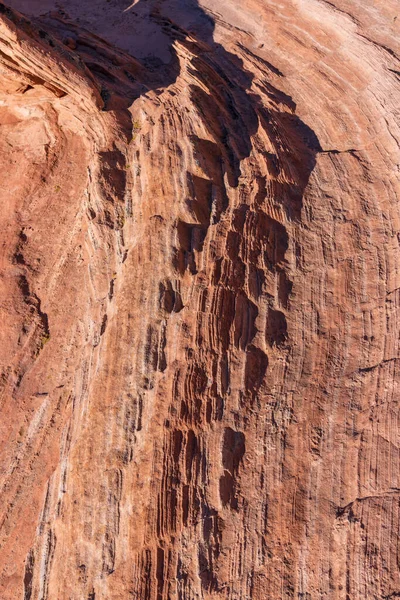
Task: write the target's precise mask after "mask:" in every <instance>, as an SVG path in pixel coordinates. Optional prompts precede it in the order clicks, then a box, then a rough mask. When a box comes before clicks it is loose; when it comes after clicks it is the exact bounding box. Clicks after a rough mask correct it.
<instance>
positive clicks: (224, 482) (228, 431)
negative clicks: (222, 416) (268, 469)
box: [219, 427, 246, 510]
mask: <svg viewBox="0 0 400 600" xmlns="http://www.w3.org/2000/svg"><path fill="white" fill-rule="evenodd" d="M245 452H246V444H245V436H244V434H243V433H242V432H241V431H235V430H234V429H232V428H231V427H226V428H225V431H224V437H223V441H222V466H223V467H224V474H223V475H222V476H221V477H220V480H219V494H220V499H221V502H222V505H223V506H224V507H225V506H228V505H230V507H231V508H232V509H233V510H237V508H238V500H237V497H236V491H237V485H236V475H237V473H238V470H239V465H240V463H241V461H242V459H243V456H244V454H245Z"/></svg>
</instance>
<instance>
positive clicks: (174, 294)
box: [159, 279, 183, 313]
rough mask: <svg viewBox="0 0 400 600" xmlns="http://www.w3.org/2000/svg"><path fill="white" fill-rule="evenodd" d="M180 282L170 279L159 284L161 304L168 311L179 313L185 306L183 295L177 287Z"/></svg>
mask: <svg viewBox="0 0 400 600" xmlns="http://www.w3.org/2000/svg"><path fill="white" fill-rule="evenodd" d="M177 284H178V282H176V281H175V282H172V281H170V280H169V279H166V280H165V281H161V282H160V284H159V304H160V308H161V309H162V310H165V312H167V313H178V312H180V311H181V310H182V308H183V302H182V296H181V294H180V292H179V290H178V289H176V288H177Z"/></svg>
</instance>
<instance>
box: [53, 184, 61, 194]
mask: <svg viewBox="0 0 400 600" xmlns="http://www.w3.org/2000/svg"><path fill="white" fill-rule="evenodd" d="M54 191H55V192H57V193H58V192H61V186H60V185H55V186H54Z"/></svg>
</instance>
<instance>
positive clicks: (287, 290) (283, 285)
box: [278, 271, 293, 308]
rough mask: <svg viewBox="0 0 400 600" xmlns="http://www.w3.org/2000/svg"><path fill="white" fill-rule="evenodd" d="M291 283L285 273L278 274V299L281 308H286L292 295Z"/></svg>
mask: <svg viewBox="0 0 400 600" xmlns="http://www.w3.org/2000/svg"><path fill="white" fill-rule="evenodd" d="M292 288H293V282H292V281H291V280H290V279H289V277H288V276H287V274H286V272H285V271H279V273H278V299H279V302H280V303H281V305H282V306H283V308H287V307H288V304H289V297H290V294H291V293H292Z"/></svg>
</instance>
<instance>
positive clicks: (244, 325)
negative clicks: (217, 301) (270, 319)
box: [234, 292, 258, 350]
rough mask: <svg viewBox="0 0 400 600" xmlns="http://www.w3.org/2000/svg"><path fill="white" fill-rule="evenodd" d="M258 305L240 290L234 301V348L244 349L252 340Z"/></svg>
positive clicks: (255, 330) (255, 331)
mask: <svg viewBox="0 0 400 600" xmlns="http://www.w3.org/2000/svg"><path fill="white" fill-rule="evenodd" d="M257 317H258V307H257V306H256V304H254V302H252V301H251V300H249V298H248V297H247V296H246V294H245V293H244V292H240V293H239V294H238V296H237V298H236V301H235V321H234V342H235V346H236V348H241V349H242V350H245V349H246V348H247V346H248V345H249V344H250V343H251V342H252V341H253V339H254V337H255V335H256V333H257V328H256V325H255V323H256V319H257Z"/></svg>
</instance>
